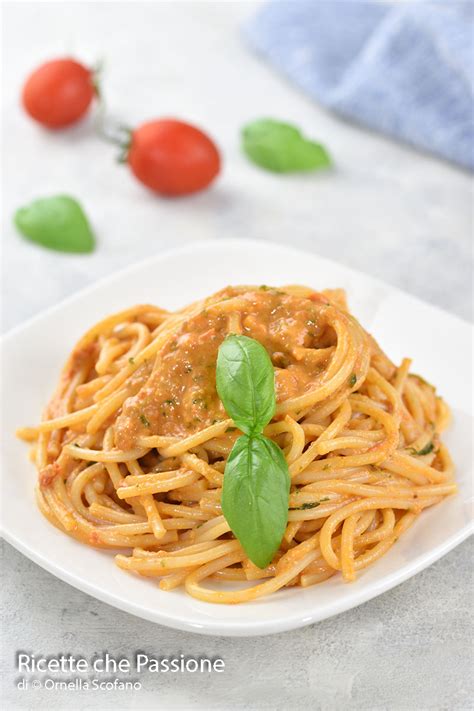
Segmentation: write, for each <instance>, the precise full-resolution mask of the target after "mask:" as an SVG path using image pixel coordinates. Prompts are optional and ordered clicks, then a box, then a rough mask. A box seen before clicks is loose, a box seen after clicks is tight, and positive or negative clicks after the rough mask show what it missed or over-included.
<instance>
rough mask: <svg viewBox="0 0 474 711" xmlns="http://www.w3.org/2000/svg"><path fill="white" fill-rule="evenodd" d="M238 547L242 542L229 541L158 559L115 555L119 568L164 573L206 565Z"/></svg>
mask: <svg viewBox="0 0 474 711" xmlns="http://www.w3.org/2000/svg"><path fill="white" fill-rule="evenodd" d="M237 549H240V543H239V542H238V541H227V542H225V543H216V545H215V546H213V547H212V548H210V549H208V550H205V551H201V552H200V553H193V554H191V555H180V556H174V557H173V556H169V555H168V556H161V557H160V558H159V559H158V560H154V559H150V558H139V559H134V558H133V557H129V558H127V557H126V556H123V555H120V554H119V555H117V556H116V557H115V561H116V563H117V565H118V566H119V568H125V569H128V570H136V571H137V572H140V573H142V572H147V573H151V572H155V571H157V572H159V573H163V570H172V569H174V568H187V567H190V566H195V565H204V563H208V562H209V561H211V560H215V559H216V558H220V557H222V556H223V555H225V554H227V553H231V552H234V551H236V550H237Z"/></svg>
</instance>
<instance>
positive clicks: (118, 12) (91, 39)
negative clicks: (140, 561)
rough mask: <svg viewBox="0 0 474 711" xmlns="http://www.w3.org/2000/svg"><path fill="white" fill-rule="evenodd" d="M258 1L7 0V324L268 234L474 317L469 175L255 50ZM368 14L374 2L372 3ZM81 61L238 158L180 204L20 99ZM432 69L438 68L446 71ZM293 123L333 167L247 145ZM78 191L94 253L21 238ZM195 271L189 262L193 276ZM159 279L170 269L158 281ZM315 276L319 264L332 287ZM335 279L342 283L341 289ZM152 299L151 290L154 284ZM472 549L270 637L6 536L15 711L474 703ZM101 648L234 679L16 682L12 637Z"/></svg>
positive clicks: (120, 100) (85, 128)
mask: <svg viewBox="0 0 474 711" xmlns="http://www.w3.org/2000/svg"><path fill="white" fill-rule="evenodd" d="M258 5H259V3H253V2H240V3H239V2H190V3H185V2H163V3H162V2H154V3H142V2H128V3H116V2H99V3H97V2H96V3H89V2H76V3H66V2H56V3H48V2H39V3H28V2H26V3H25V2H22V3H20V2H18V3H4V4H3V15H4V26H3V56H2V59H3V61H2V78H3V127H2V138H3V154H2V170H3V181H2V196H3V230H2V232H3V235H2V241H3V259H2V269H3V295H4V313H3V328H4V329H9V328H11V327H12V326H15V325H16V324H19V323H21V322H22V321H24V320H25V319H26V318H28V317H31V316H32V315H34V314H36V313H38V312H40V311H41V310H43V309H44V308H46V307H48V306H51V305H53V304H56V303H57V302H58V301H60V300H61V299H63V298H64V297H66V296H67V295H69V294H71V293H73V292H75V291H77V290H78V289H80V288H82V287H84V286H86V285H87V284H90V283H91V282H93V281H95V280H96V279H98V278H100V277H102V276H105V275H106V274H109V273H111V272H113V271H115V270H117V269H119V268H121V267H125V266H128V265H129V264H130V263H132V262H134V261H137V260H140V259H144V258H146V257H147V256H150V255H154V254H158V253H160V252H162V251H163V250H165V249H169V248H171V247H175V246H180V245H184V244H191V243H193V242H197V241H198V240H202V239H216V240H225V239H227V238H229V237H241V238H254V239H255V238H256V239H262V240H269V241H274V242H279V243H284V244H291V245H294V246H298V247H301V248H305V249H308V250H310V251H314V252H316V253H318V254H321V255H323V256H325V257H329V258H333V259H336V260H339V261H341V262H342V263H344V264H347V265H349V266H351V267H355V268H358V269H360V270H362V271H365V272H367V273H370V274H372V275H375V276H378V277H380V278H382V279H384V280H386V281H387V282H389V283H390V284H393V285H395V286H398V287H401V288H402V289H406V290H407V291H408V292H410V293H412V294H416V295H417V296H419V297H421V298H422V299H424V300H426V301H429V302H431V303H434V304H436V305H437V306H441V307H443V308H445V309H447V310H449V311H451V312H453V313H455V314H457V315H458V316H461V317H463V318H465V319H468V318H470V308H471V303H472V292H471V268H472V207H471V198H472V182H471V178H470V176H469V174H468V173H467V172H464V171H463V170H462V169H460V168H457V167H454V166H452V165H449V164H448V163H445V162H443V161H441V160H439V159H437V158H434V157H431V156H428V155H426V154H423V153H421V152H418V151H416V150H414V149H411V148H409V147H407V146H404V145H401V144H398V143H396V142H394V141H391V140H390V139H388V138H384V137H382V136H379V135H375V134H372V133H370V132H369V131H368V130H365V129H363V128H357V127H355V126H354V125H351V124H350V123H349V122H346V121H343V120H342V119H340V118H338V117H336V116H335V115H333V114H331V113H329V112H327V111H326V110H324V109H322V108H320V107H319V106H318V105H317V104H316V103H314V102H312V101H311V100H309V99H308V98H306V96H305V95H304V94H303V93H302V92H301V91H300V90H298V89H296V88H294V87H293V86H292V85H291V84H290V83H289V82H287V81H285V80H284V79H283V78H282V77H280V76H279V75H278V74H277V73H275V72H274V71H273V70H272V69H271V68H270V67H269V65H267V64H266V63H265V62H264V61H262V60H261V59H259V58H258V57H257V56H256V55H255V54H254V53H253V52H252V51H251V50H250V49H249V47H248V46H247V45H246V44H245V42H244V40H243V38H242V34H241V25H242V23H243V22H244V21H245V20H247V19H248V18H249V17H251V16H252V15H253V13H254V12H255V11H256V9H257V7H258ZM361 11H363V7H362V4H361ZM64 54H72V55H75V56H77V58H78V59H81V60H82V61H84V62H85V63H89V64H92V63H94V62H96V61H97V60H98V59H103V60H104V65H105V66H104V74H103V78H102V84H103V89H104V93H105V99H106V102H107V105H108V106H109V109H110V111H111V112H112V113H113V115H114V116H115V117H116V118H118V119H120V120H122V121H124V122H125V123H127V124H131V125H132V126H133V125H137V124H139V123H141V122H142V121H145V120H147V119H151V118H158V117H160V116H175V117H179V118H182V119H184V120H188V121H190V122H194V123H196V124H198V125H200V126H202V128H204V130H206V131H207V132H209V134H210V135H211V136H213V137H214V139H215V140H216V142H217V143H218V145H219V146H220V148H221V151H222V154H223V158H224V166H223V173H222V175H221V177H220V178H219V179H218V180H217V181H216V183H215V184H214V186H213V187H212V188H211V189H210V190H208V191H206V192H203V193H201V194H197V195H195V196H191V197H188V198H183V199H176V200H165V199H161V198H159V197H157V196H154V195H152V194H151V193H149V192H147V191H146V190H145V189H144V188H143V187H142V186H141V185H140V184H139V183H137V182H136V181H135V180H134V178H133V177H132V176H131V174H130V172H129V171H128V170H127V169H126V168H124V167H123V166H120V165H118V164H117V163H116V161H115V157H116V150H115V149H114V147H113V146H110V145H108V144H106V143H103V142H102V141H101V140H100V139H99V138H97V137H96V136H95V135H94V132H93V128H92V124H93V120H94V116H93V115H92V116H90V117H89V118H88V119H87V120H86V121H85V122H83V123H82V124H80V125H78V126H77V127H74V128H72V129H70V130H67V131H64V132H59V133H55V134H50V133H48V132H45V131H43V130H41V128H39V127H38V126H36V125H35V124H33V123H32V122H31V121H30V120H29V119H28V118H27V117H26V116H25V114H24V113H23V112H22V110H21V108H20V106H19V94H20V90H21V86H22V83H23V81H24V79H25V77H26V76H27V75H28V73H29V72H30V71H31V70H32V69H33V68H34V67H36V66H37V65H38V64H39V63H41V62H42V61H44V60H46V59H48V58H53V57H55V56H61V55H64ZM434 69H435V68H434ZM263 116H270V117H274V118H279V119H281V120H287V121H290V122H294V123H295V124H297V125H298V126H300V127H301V128H302V129H303V130H304V131H305V133H306V134H307V135H308V136H310V137H311V138H313V139H315V140H319V141H320V142H322V143H323V144H324V145H325V146H326V147H327V148H328V149H329V151H330V152H331V154H332V156H333V159H334V163H335V167H334V169H333V170H331V171H326V172H320V173H314V174H309V175H303V176H298V175H293V176H280V175H274V174H271V173H267V172H265V171H262V170H260V169H258V168H257V167H255V166H253V165H252V164H251V163H249V162H248V161H247V159H246V158H245V157H244V156H243V155H242V153H241V151H240V145H239V144H240V139H239V132H240V129H241V127H242V126H243V125H244V124H245V123H246V122H248V121H250V120H252V119H254V118H259V117H263ZM58 192H67V193H70V194H71V195H74V196H75V197H76V198H77V199H79V200H80V201H81V203H82V204H83V206H84V208H85V210H86V212H87V214H88V215H89V217H90V219H91V222H92V224H93V227H94V229H95V232H96V234H97V238H98V249H97V250H96V252H94V253H93V254H91V255H86V256H81V255H67V254H60V253H55V252H50V251H48V250H45V249H41V248H40V247H37V246H36V245H34V244H31V243H29V242H27V241H24V240H23V239H22V238H21V237H20V236H19V235H18V234H17V233H16V231H15V229H14V227H13V225H12V222H11V217H12V214H13V212H14V211H15V210H16V208H17V207H19V206H20V205H23V204H25V203H27V202H28V201H29V200H31V199H33V198H35V197H39V196H44V195H48V194H54V193H58ZM178 276H179V275H176V278H178ZM160 278H161V277H160V274H157V275H156V293H158V291H159V281H160ZM317 284H318V275H317V274H315V276H314V286H316V287H317ZM335 286H337V285H335ZM150 289H151V291H150V301H153V300H154V298H155V295H154V292H153V285H150ZM471 553H472V543H470V542H466V543H464V544H463V545H462V546H460V547H459V548H457V549H456V550H455V551H453V552H452V553H451V554H450V555H448V556H446V557H445V558H443V559H442V560H441V561H439V562H438V563H436V564H435V565H434V566H432V567H431V568H429V569H428V570H425V571H424V572H423V573H421V574H419V575H417V576H416V578H413V579H412V580H410V581H408V582H406V583H405V584H403V585H402V586H400V587H398V588H396V589H395V590H392V591H390V592H388V593H386V594H384V595H383V596H382V597H380V598H377V599H376V600H373V601H372V602H370V603H368V604H366V605H364V606H362V607H360V608H357V609H355V610H352V611H350V612H347V613H345V614H343V615H341V616H339V617H337V618H334V619H330V620H327V621H325V622H323V623H319V624H318V625H315V626H313V627H310V628H306V629H302V630H297V631H295V632H291V633H287V634H283V635H277V636H274V637H271V638H260V639H258V638H256V639H250V640H245V639H227V640H226V639H223V638H201V637H199V636H194V635H188V634H185V633H183V632H175V631H173V630H168V629H165V628H161V627H159V626H157V625H152V624H151V623H146V622H145V621H143V620H139V619H135V618H133V617H131V616H129V615H127V614H125V613H122V612H120V611H118V610H114V609H112V608H110V607H108V606H106V605H104V604H102V603H100V602H98V601H96V600H93V599H92V598H89V597H87V596H86V595H84V594H82V593H80V592H79V591H77V590H73V589H72V588H70V587H69V586H67V585H66V584H64V583H62V582H60V581H59V580H57V579H55V578H53V577H52V576H51V575H49V574H48V573H46V572H45V571H43V570H41V569H40V568H38V567H37V566H35V565H34V564H33V563H31V562H30V561H28V560H26V559H25V558H23V557H22V556H21V555H20V554H19V553H17V552H16V551H15V550H13V549H12V548H11V547H10V546H8V545H5V547H4V556H3V558H4V563H5V564H6V565H5V570H6V571H7V572H6V575H5V578H6V580H5V589H4V602H5V607H4V617H3V619H4V621H5V623H6V625H5V627H8V629H7V630H6V632H7V635H6V639H5V640H4V649H5V650H6V659H5V671H6V672H7V684H6V687H5V688H6V692H5V693H6V697H5V704H6V705H5V708H8V709H13V708H36V709H40V708H68V707H75V708H83V709H86V708H90V709H92V708H101V709H106V708H115V709H121V708H163V709H169V708H182V709H220V710H222V709H227V708H229V709H231V708H232V709H252V708H259V709H282V710H283V709H287V708H290V707H291V708H295V709H296V708H298V709H303V708H307V706H308V699H309V698H311V699H313V708H321V709H387V708H389V709H407V710H408V709H409V710H412V709H425V708H426V709H431V708H436V709H448V708H449V709H467V708H470V699H469V683H468V680H469V677H470V671H471V670H470V661H471V659H470V656H469V649H471V631H470V630H469V628H466V625H465V619H466V618H467V616H468V613H469V609H470V596H469V594H467V591H468V590H469V589H470V585H471V555H470V554H471ZM18 646H20V647H21V648H23V649H27V650H30V651H38V652H40V651H44V652H49V653H55V652H60V651H64V652H66V651H72V652H76V653H78V654H79V653H82V654H83V655H84V656H89V655H90V654H92V653H93V652H94V651H97V650H104V649H107V650H109V651H110V652H111V653H112V654H115V655H120V654H129V653H130V650H131V649H135V648H136V647H137V646H139V647H140V648H143V649H145V650H149V651H151V652H153V653H157V652H161V653H163V654H165V653H166V654H170V655H171V654H172V653H179V652H183V653H186V654H195V655H196V654H197V655H199V654H205V655H210V656H212V655H216V656H217V655H218V656H222V657H223V659H224V660H225V662H226V672H225V673H224V674H222V675H217V676H216V677H213V679H212V680H211V681H210V682H208V681H206V682H205V684H204V683H203V681H202V680H200V679H198V678H197V677H193V676H192V675H177V676H179V679H178V678H177V676H174V677H172V675H168V676H162V677H158V676H155V678H152V677H151V676H149V677H148V678H147V680H146V684H145V688H144V690H143V691H142V692H137V694H136V695H134V697H133V698H127V699H125V698H124V696H123V695H120V694H113V693H109V694H107V695H106V696H103V697H100V698H99V697H98V696H96V695H93V694H91V695H89V696H87V699H84V698H81V699H80V700H79V697H72V696H71V694H70V693H69V694H66V695H61V694H57V695H55V698H54V700H53V698H52V697H51V696H50V695H48V693H47V692H44V693H43V692H41V693H38V694H37V695H36V696H35V695H34V694H33V695H31V694H29V695H28V694H27V695H24V696H23V697H22V698H21V699H20V698H19V696H18V693H17V692H16V690H15V688H14V686H13V676H14V673H13V669H12V666H13V658H12V652H11V650H14V649H15V650H16V648H17V647H18Z"/></svg>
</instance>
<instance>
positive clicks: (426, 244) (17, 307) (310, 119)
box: [2, 2, 471, 329]
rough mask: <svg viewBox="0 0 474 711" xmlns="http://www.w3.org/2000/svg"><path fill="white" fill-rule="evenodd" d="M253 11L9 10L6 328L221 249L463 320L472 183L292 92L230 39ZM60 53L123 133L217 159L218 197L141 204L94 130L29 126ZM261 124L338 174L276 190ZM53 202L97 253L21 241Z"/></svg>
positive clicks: (21, 6)
mask: <svg viewBox="0 0 474 711" xmlns="http://www.w3.org/2000/svg"><path fill="white" fill-rule="evenodd" d="M259 4H260V3H253V2H240V3H239V2H191V3H186V2H156V3H140V2H133V3H132V2H130V3H115V2H112V3H110V2H102V3H100V2H99V3H83V2H81V3H68V2H57V3H47V2H46V3H45V2H39V3H23V2H19V3H5V4H4V33H3V36H4V47H3V62H2V64H3V89H4V90H3V103H4V113H3V137H4V146H3V159H2V160H3V176H4V179H3V204H4V216H3V218H4V226H3V242H4V259H3V265H4V284H5V291H6V299H7V303H6V309H5V313H4V328H5V329H8V328H10V327H11V326H13V325H15V324H16V323H18V322H20V321H22V320H24V319H25V318H27V317H29V316H31V315H33V314H35V313H37V312H39V311H41V310H42V309H44V308H45V307H47V306H49V305H51V304H53V303H56V302H57V301H58V300H59V299H62V298H63V297H64V296H66V295H67V294H69V293H72V292H74V291H76V290H77V289H79V288H81V287H83V286H84V285H86V284H88V283H90V282H91V281H93V280H94V279H97V278H99V277H101V276H104V275H105V274H107V273H109V272H111V271H114V270H116V269H118V268H120V267H124V266H127V265H128V264H130V263H131V262H134V261H136V260H139V259H142V258H144V257H146V256H148V255H151V254H156V253H159V252H161V251H162V250H164V249H167V248H169V247H172V246H175V245H183V244H186V243H191V242H193V241H197V240H200V239H210V238H212V239H214V238H215V239H219V240H224V239H226V238H227V237H231V236H232V237H244V238H245V237H249V238H258V239H264V240H273V241H276V242H282V243H291V244H293V245H295V246H300V247H304V248H307V249H310V250H314V251H316V252H318V253H319V254H322V255H324V256H326V257H334V258H336V259H338V260H340V261H342V262H344V263H345V264H348V265H350V266H352V267H356V268H359V269H362V270H364V271H366V272H369V273H372V274H376V275H377V276H380V277H381V278H383V279H386V280H387V281H388V282H389V283H391V284H394V285H396V286H399V287H401V288H404V289H407V290H408V291H410V292H411V293H414V294H416V295H418V296H420V297H421V298H423V299H425V300H427V301H431V302H432V303H435V304H437V305H438V306H444V307H445V308H448V309H449V310H451V311H453V312H455V313H457V314H459V315H460V316H464V317H465V318H468V317H469V309H470V304H469V298H468V297H467V295H466V293H464V294H461V293H460V285H463V287H464V288H468V287H469V284H470V261H471V239H470V238H471V235H470V228H471V212H470V205H469V202H470V190H471V187H470V185H471V184H470V178H469V176H468V174H467V173H465V172H463V171H462V169H459V168H456V167H452V166H451V165H448V164H447V163H443V162H442V161H441V160H439V159H436V158H433V157H431V156H428V155H424V154H422V153H419V152H416V151H414V150H412V149H410V148H408V147H405V146H402V145H400V144H397V143H396V142H393V141H391V140H389V139H387V138H384V137H380V136H377V135H375V134H371V133H370V132H369V131H366V130H364V129H362V128H357V127H355V126H353V125H350V124H349V123H347V122H344V121H343V120H342V119H340V118H337V117H335V116H334V115H332V114H330V113H328V112H326V111H325V110H324V109H322V108H320V107H319V106H318V105H317V104H316V103H314V102H312V101H310V100H309V99H307V98H306V97H305V95H303V94H302V92H301V91H299V90H298V89H296V88H293V87H292V86H291V85H290V84H289V83H288V82H287V81H285V80H284V79H283V78H281V77H280V76H279V75H278V74H276V73H275V72H274V71H273V70H272V69H271V68H270V66H269V65H267V64H266V63H265V62H263V61H262V60H261V59H259V58H258V57H257V56H256V55H255V54H254V53H253V52H252V51H251V50H250V49H249V47H248V46H247V45H246V43H245V42H244V40H243V37H242V33H241V25H242V23H243V22H244V21H246V20H248V19H249V18H251V17H252V15H253V14H254V13H255V11H256V9H257V8H258V6H259ZM356 4H357V3H356ZM361 12H363V7H362V5H361ZM64 54H66V55H67V54H72V55H75V56H77V57H78V58H80V59H81V60H82V61H84V62H85V63H89V64H94V63H95V62H97V60H99V59H103V61H104V65H105V67H104V73H103V78H102V84H103V89H104V93H105V99H106V102H107V104H108V107H109V110H110V111H111V112H112V113H113V115H115V116H116V117H117V118H119V119H121V120H122V121H124V122H125V123H127V124H130V125H132V126H133V125H137V124H139V123H141V122H142V121H145V120H147V119H151V118H157V117H160V116H176V117H180V118H183V119H185V120H189V121H190V122H195V123H196V124H198V125H200V126H202V127H203V128H204V130H206V131H208V132H209V133H210V135H211V136H213V137H214V139H215V140H216V142H217V143H218V145H219V146H220V148H221V150H222V153H223V158H224V166H223V173H222V175H221V177H220V179H219V180H218V181H216V183H215V184H214V186H213V188H212V189H211V190H209V191H206V192H204V193H201V194H197V195H195V196H192V197H188V198H185V199H180V200H163V199H160V198H158V197H156V196H154V195H152V194H151V193H148V192H147V191H146V190H145V189H144V188H143V187H142V186H141V185H140V184H139V183H137V182H136V181H135V180H134V178H133V177H132V176H131V174H130V172H129V170H128V169H127V168H126V167H124V166H120V165H118V164H117V163H116V160H115V158H116V155H117V151H116V149H114V147H113V146H111V145H108V144H106V143H104V142H103V141H101V140H100V139H99V138H97V137H96V136H95V135H94V133H93V127H92V125H91V124H92V123H93V120H94V116H93V115H91V116H89V118H88V119H86V121H85V122H83V123H81V124H79V125H78V126H76V127H73V128H71V129H69V130H67V131H62V132H54V133H49V132H47V131H44V130H42V129H41V127H39V126H37V125H36V124H34V123H33V122H32V121H31V120H30V119H29V118H28V117H27V116H26V115H25V114H24V113H23V111H22V109H21V108H20V105H19V93H20V90H21V86H22V83H23V81H24V79H25V77H26V76H27V75H28V73H29V72H30V71H31V70H32V69H33V68H34V67H36V66H37V65H38V64H39V63H41V62H42V61H44V60H46V59H48V58H52V57H55V56H61V55H64ZM262 116H270V117H274V118H280V119H282V120H287V121H290V122H291V121H293V122H295V123H296V124H297V125H299V126H300V127H301V128H302V129H303V130H304V131H305V132H306V134H307V135H309V136H311V137H312V138H314V139H316V140H319V141H321V142H322V143H323V144H324V145H325V146H327V148H328V149H329V150H330V152H331V153H332V156H333V159H334V162H335V168H334V170H333V171H324V172H323V171H321V172H320V173H314V174H310V175H303V176H298V175H292V176H279V175H273V174H271V173H267V172H265V171H262V170H260V169H258V168H257V167H255V166H253V165H252V164H250V163H249V162H248V161H247V159H246V158H245V156H243V155H242V153H241V151H240V145H239V144H240V138H239V132H240V129H241V127H242V126H243V125H244V124H245V123H246V122H248V121H250V120H252V119H254V118H259V117H262ZM57 192H68V193H71V194H72V195H74V196H75V197H76V198H77V199H79V200H80V201H81V202H82V204H83V205H84V208H85V210H86V212H87V214H88V215H89V216H90V219H91V221H92V223H93V226H94V228H95V230H96V233H97V237H98V241H99V248H98V250H97V251H96V252H95V253H94V254H92V255H90V256H70V255H69V256H68V255H61V254H58V253H53V252H49V251H47V250H44V249H41V248H39V247H36V246H35V245H32V244H30V243H28V242H25V241H23V240H22V239H21V238H20V237H19V236H18V235H17V234H16V232H15V229H14V227H13V225H12V223H11V216H12V214H13V212H14V210H15V209H16V208H17V207H19V206H20V205H23V204H25V203H27V202H28V201H29V200H30V199H32V198H35V197H37V196H43V195H48V194H54V193H57ZM25 275H28V278H27V279H25ZM157 278H159V275H157ZM150 298H153V295H152V294H151V295H150Z"/></svg>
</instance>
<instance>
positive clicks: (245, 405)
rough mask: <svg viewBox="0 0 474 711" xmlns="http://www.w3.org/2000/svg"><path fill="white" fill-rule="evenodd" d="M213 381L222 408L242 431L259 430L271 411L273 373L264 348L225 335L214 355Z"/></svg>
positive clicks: (270, 414)
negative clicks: (215, 364) (215, 365)
mask: <svg viewBox="0 0 474 711" xmlns="http://www.w3.org/2000/svg"><path fill="white" fill-rule="evenodd" d="M216 385H217V392H218V393H219V397H220V399H221V400H222V403H223V405H224V407H225V409H226V412H227V414H228V415H230V417H232V419H233V420H234V423H235V425H236V426H237V427H238V428H239V430H242V432H245V433H246V434H253V433H254V432H257V433H258V432H261V431H262V430H263V428H264V427H265V425H267V424H268V423H269V422H270V420H271V419H272V417H273V415H274V413H275V407H276V398H275V373H274V370H273V365H272V362H271V360H270V356H269V355H268V353H267V351H266V350H265V348H264V347H263V346H262V345H261V344H260V343H259V342H258V341H255V340H254V339H253V338H248V337H247V336H234V335H231V336H227V338H226V339H225V341H224V342H223V343H222V345H221V347H220V348H219V353H218V356H217V372H216Z"/></svg>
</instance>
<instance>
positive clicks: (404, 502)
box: [320, 497, 437, 570]
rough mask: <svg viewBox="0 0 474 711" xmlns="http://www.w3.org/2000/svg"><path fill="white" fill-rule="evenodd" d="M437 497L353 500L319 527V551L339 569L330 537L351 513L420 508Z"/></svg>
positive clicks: (430, 503)
mask: <svg viewBox="0 0 474 711" xmlns="http://www.w3.org/2000/svg"><path fill="white" fill-rule="evenodd" d="M434 501H437V499H416V500H414V499H403V498H401V497H400V498H399V497H393V498H386V499H384V498H376V499H362V500H359V501H353V502H352V503H350V504H348V505H347V506H344V507H343V508H341V509H339V510H338V511H336V512H335V513H334V514H332V515H331V516H330V517H329V518H328V519H327V521H326V522H325V523H324V525H323V527H322V529H321V538H320V546H321V552H322V554H323V555H324V557H325V559H326V560H327V562H328V563H329V565H330V566H332V567H333V568H335V569H337V570H340V564H339V561H338V558H337V556H336V555H335V553H334V551H333V548H332V545H331V539H332V536H333V534H334V531H335V530H336V528H337V527H338V526H339V524H340V523H341V522H342V521H343V520H344V519H346V518H348V517H349V516H351V515H352V514H356V513H360V512H362V511H367V510H368V509H384V508H390V509H420V510H421V509H422V508H425V507H427V506H431V505H432V504H433V502H434Z"/></svg>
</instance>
